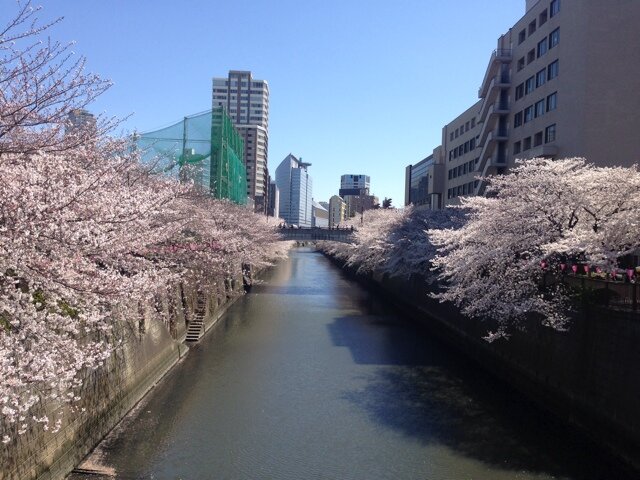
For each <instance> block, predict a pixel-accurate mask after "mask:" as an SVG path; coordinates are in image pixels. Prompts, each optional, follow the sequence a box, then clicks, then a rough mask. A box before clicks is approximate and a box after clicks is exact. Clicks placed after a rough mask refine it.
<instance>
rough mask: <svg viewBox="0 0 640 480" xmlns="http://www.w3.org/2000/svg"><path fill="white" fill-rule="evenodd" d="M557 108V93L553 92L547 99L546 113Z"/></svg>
mask: <svg viewBox="0 0 640 480" xmlns="http://www.w3.org/2000/svg"><path fill="white" fill-rule="evenodd" d="M557 107H558V92H553V93H552V94H551V95H549V96H548V97H547V112H550V111H551V110H555V109H556V108H557Z"/></svg>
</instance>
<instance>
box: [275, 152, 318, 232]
mask: <svg viewBox="0 0 640 480" xmlns="http://www.w3.org/2000/svg"><path fill="white" fill-rule="evenodd" d="M310 166H311V164H310V163H304V162H303V161H302V159H298V158H296V157H295V156H294V155H292V154H289V155H287V156H286V158H285V159H284V160H282V162H281V163H280V165H278V168H276V185H277V187H278V189H279V190H280V218H282V219H283V220H284V221H285V222H286V223H287V224H289V225H298V226H300V227H311V224H312V181H311V177H310V176H309V172H308V171H307V168H308V167H310Z"/></svg>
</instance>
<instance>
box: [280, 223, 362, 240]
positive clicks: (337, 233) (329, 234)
mask: <svg viewBox="0 0 640 480" xmlns="http://www.w3.org/2000/svg"><path fill="white" fill-rule="evenodd" d="M276 231H277V232H278V234H280V238H281V239H282V240H296V241H299V242H318V241H321V240H327V241H331V242H343V243H351V241H352V240H353V234H354V233H355V231H354V230H351V229H341V230H335V229H329V228H288V227H286V228H277V229H276Z"/></svg>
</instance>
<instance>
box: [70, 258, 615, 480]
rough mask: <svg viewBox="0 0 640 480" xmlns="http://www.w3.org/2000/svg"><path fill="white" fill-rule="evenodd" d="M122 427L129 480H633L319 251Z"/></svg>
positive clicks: (244, 307) (242, 306) (278, 278)
mask: <svg viewBox="0 0 640 480" xmlns="http://www.w3.org/2000/svg"><path fill="white" fill-rule="evenodd" d="M121 430H122V431H120V433H119V434H118V435H117V436H115V438H113V439H111V440H110V441H108V442H107V443H106V444H104V445H103V446H101V447H100V449H99V450H100V452H101V454H102V456H103V458H102V461H103V462H104V463H105V464H106V465H109V466H111V467H113V468H114V469H115V471H116V473H117V476H118V478H122V479H139V478H145V479H150V478H153V479H185V480H186V479H292V480H293V479H295V480H299V479H341V480H342V479H359V480H361V479H363V480H374V479H430V480H444V479H447V480H449V479H451V480H454V479H455V480H458V479H473V480H481V479H486V480H501V479H551V478H563V479H576V480H577V479H579V480H594V479H620V478H624V477H623V475H622V474H621V473H620V472H616V471H614V470H613V469H612V467H610V466H608V465H607V464H606V461H605V460H604V459H603V457H602V456H600V455H599V453H598V452H597V451H596V450H594V449H593V447H591V446H590V445H589V444H587V443H586V442H584V441H583V440H582V439H580V438H579V437H577V436H575V435H574V434H573V433H572V432H571V431H569V430H567V429H565V428H563V427H562V426H560V425H558V424H557V423H556V422H555V421H554V420H553V419H551V418H549V417H547V416H545V415H544V414H543V413H541V412H539V411H537V410H535V409H533V407H532V406H531V405H530V404H528V403H527V402H526V401H525V400H524V399H523V398H522V397H520V396H519V395H517V394H516V393H514V392H513V391H511V390H510V389H508V388H507V387H505V386H504V385H502V384H501V383H499V382H496V381H495V380H493V379H492V378H490V377H488V376H487V375H485V374H484V373H483V372H482V371H480V370H478V369H477V368H476V367H475V366H474V365H472V364H470V363H468V362H466V361H465V360H463V359H461V358H459V356H458V355H456V354H455V353H453V352H451V351H449V350H447V349H446V348H445V347H443V346H442V345H440V344H439V343H437V342H435V341H433V340H432V339H430V338H429V336H428V334H427V333H425V332H424V331H421V330H419V329H417V328H415V327H413V326H412V325H411V324H410V323H408V322H407V323H405V322H404V321H403V319H402V318H398V316H396V315H395V313H394V312H393V310H391V309H389V307H387V306H385V305H383V304H382V302H380V301H378V300H377V299H375V298H372V296H371V295H370V294H369V293H367V292H365V291H364V290H363V289H362V288H360V287H359V286H358V285H357V284H354V283H353V282H351V281H349V280H347V279H346V278H345V277H343V276H342V274H341V272H340V271H339V270H338V269H336V268H335V267H334V266H332V265H331V264H330V263H329V262H328V261H327V260H326V259H325V258H324V257H322V256H321V255H320V254H318V253H315V252H313V251H311V250H304V249H300V250H296V251H294V252H293V253H292V255H291V257H290V259H289V260H288V261H287V262H283V263H282V264H281V265H279V266H278V267H277V268H276V269H275V270H274V271H273V272H272V274H271V276H270V278H269V279H268V282H267V283H265V284H264V285H260V286H257V287H254V289H253V292H252V293H251V294H250V295H247V296H246V297H244V298H242V299H241V300H239V302H238V303H236V304H235V305H234V306H233V307H232V308H231V309H230V311H229V312H228V314H227V315H226V316H225V317H223V319H222V320H221V323H220V324H219V325H218V327H216V328H215V329H214V331H212V332H211V333H210V334H208V335H207V336H206V337H205V338H203V339H202V340H201V342H200V343H199V344H198V345H196V346H194V347H193V348H192V350H191V352H190V353H189V355H188V356H187V358H186V360H185V361H184V362H183V363H182V364H181V365H179V366H178V367H177V368H176V369H174V370H173V371H172V372H171V373H170V374H169V376H168V377H167V378H166V379H165V380H164V381H163V382H162V383H161V384H160V385H159V386H158V387H157V388H156V389H155V390H154V391H153V392H152V394H151V395H150V396H149V398H148V399H147V400H146V401H145V403H144V404H143V405H142V406H141V408H139V409H138V412H137V413H136V414H135V415H134V417H133V419H132V421H131V422H129V424H128V425H127V426H126V427H125V428H124V429H121ZM73 478H74V479H78V478H82V477H81V476H79V475H75V476H74V477H73ZM87 478H89V477H87Z"/></svg>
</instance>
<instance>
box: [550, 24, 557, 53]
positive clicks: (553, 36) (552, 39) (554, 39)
mask: <svg viewBox="0 0 640 480" xmlns="http://www.w3.org/2000/svg"><path fill="white" fill-rule="evenodd" d="M558 43H560V29H559V28H556V29H555V30H554V31H553V32H551V33H550V34H549V50H551V49H552V48H553V47H555V46H556V45H558Z"/></svg>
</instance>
